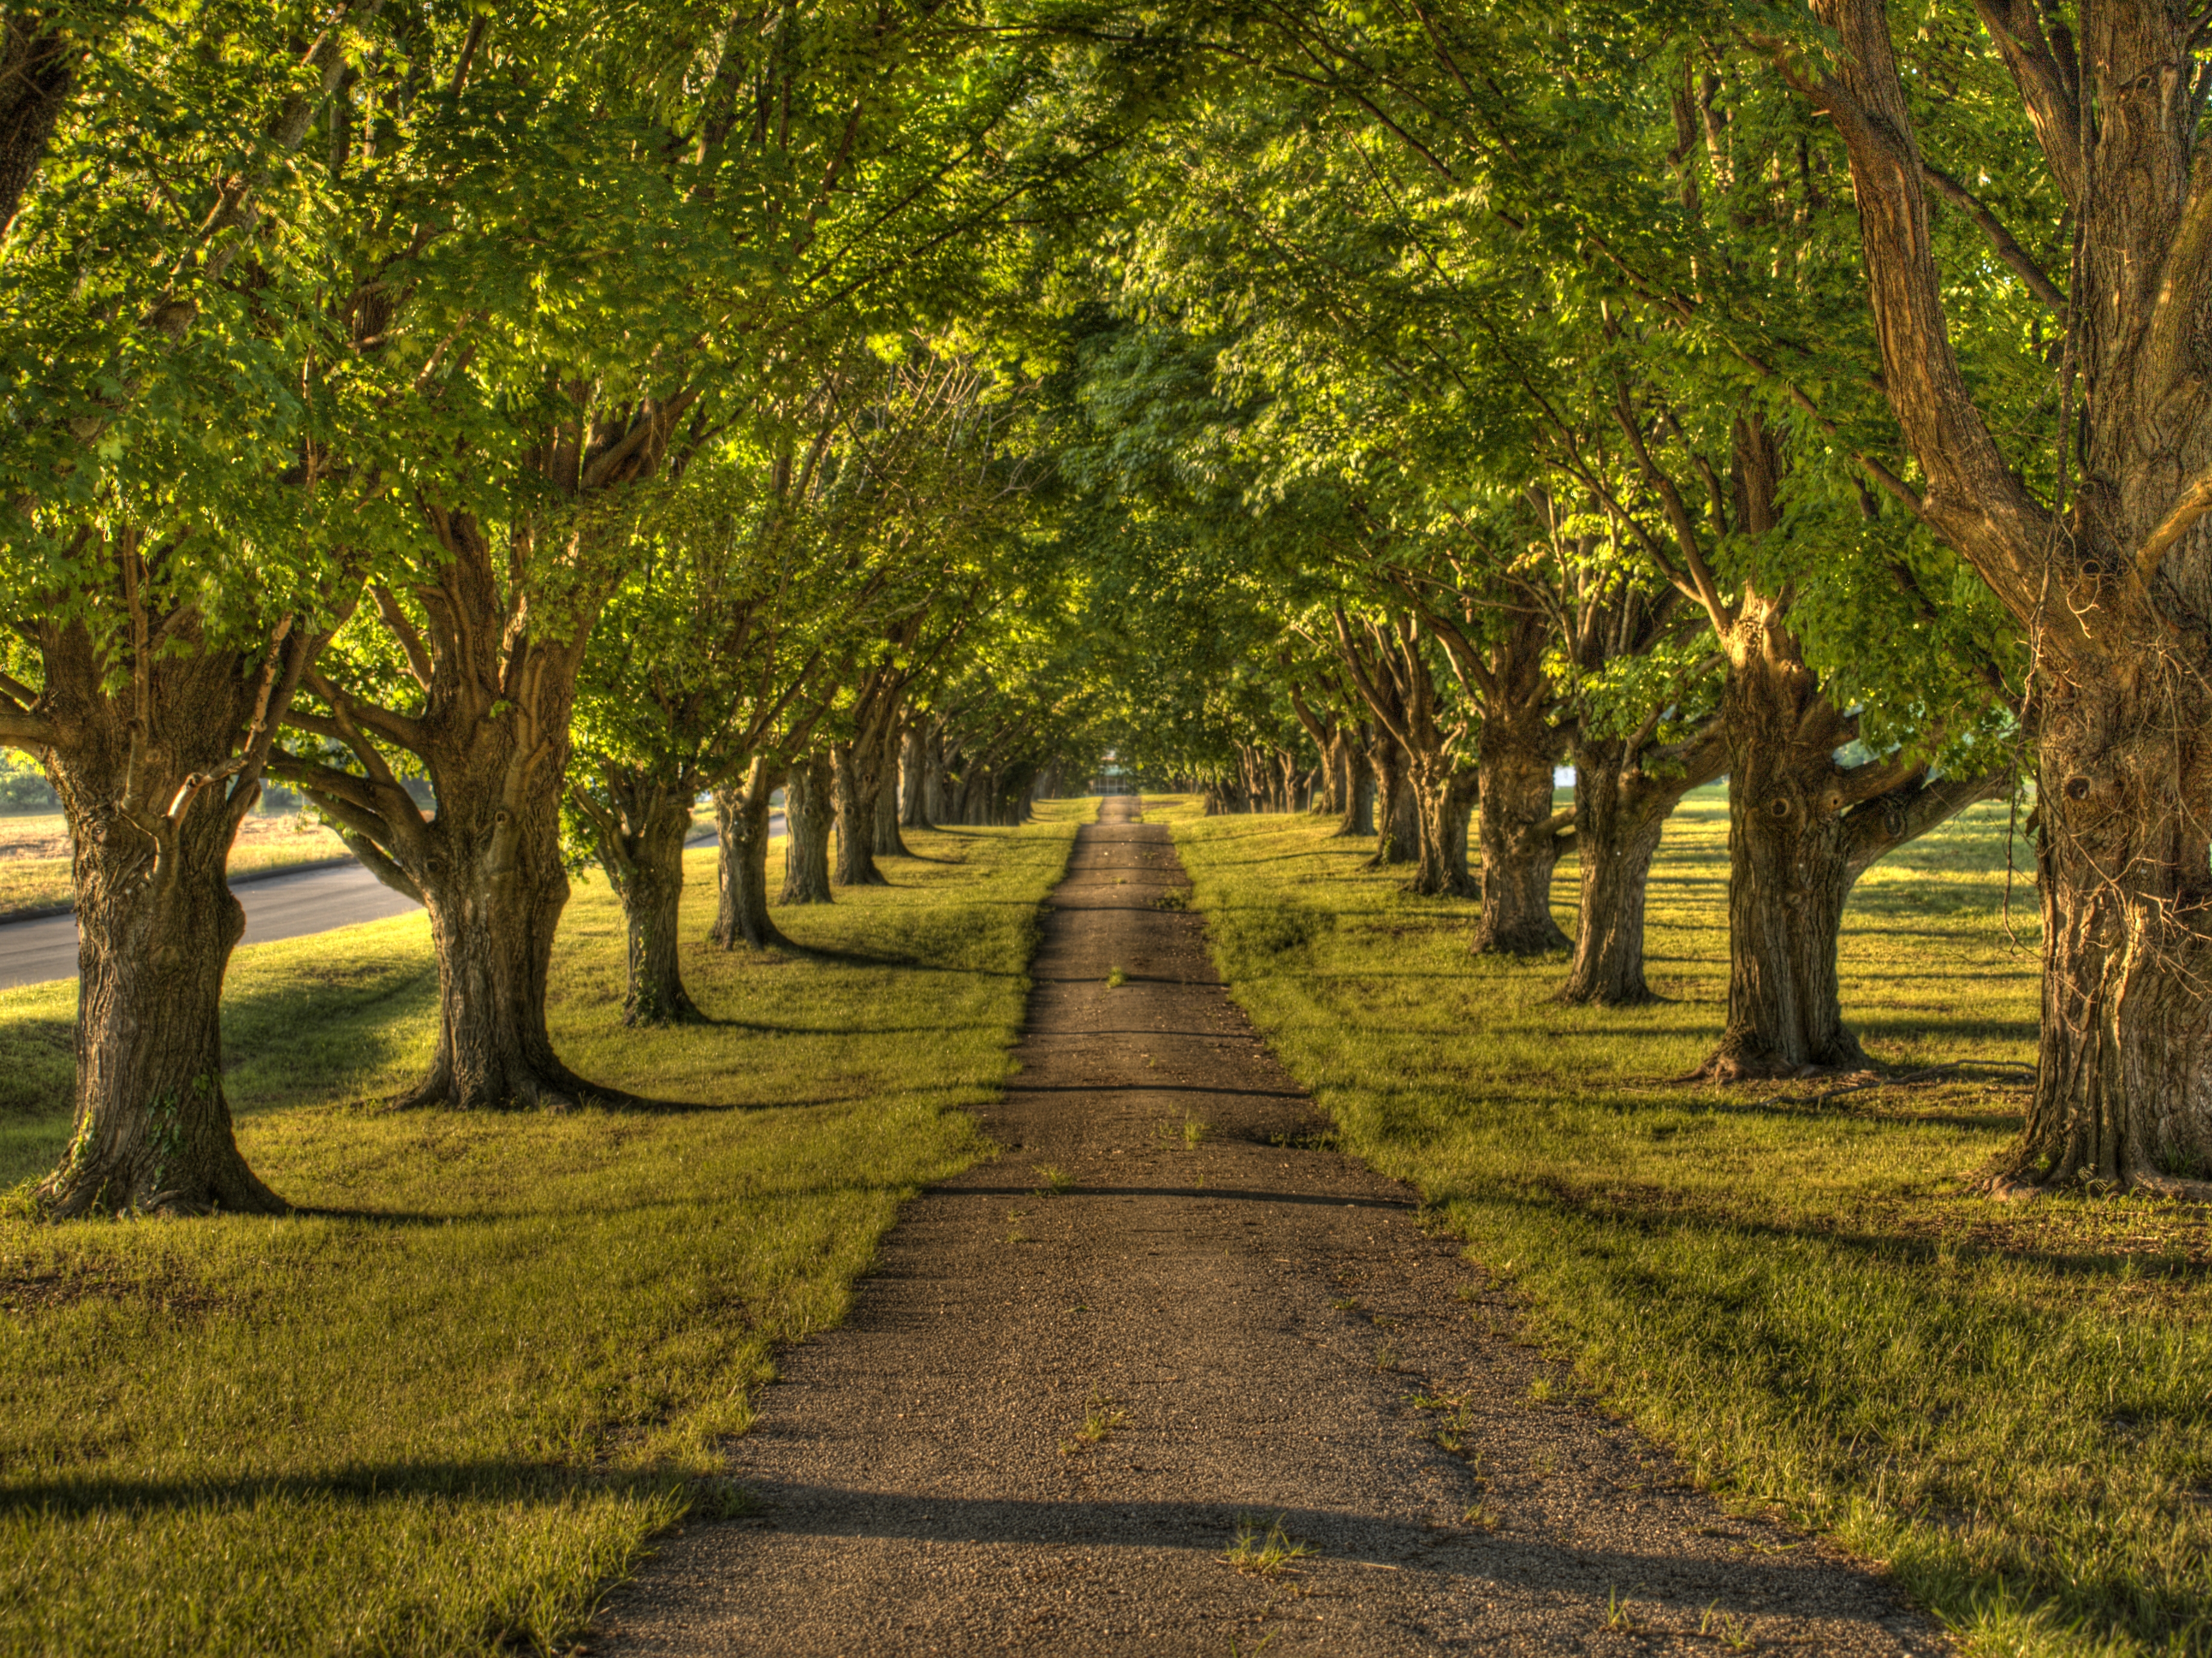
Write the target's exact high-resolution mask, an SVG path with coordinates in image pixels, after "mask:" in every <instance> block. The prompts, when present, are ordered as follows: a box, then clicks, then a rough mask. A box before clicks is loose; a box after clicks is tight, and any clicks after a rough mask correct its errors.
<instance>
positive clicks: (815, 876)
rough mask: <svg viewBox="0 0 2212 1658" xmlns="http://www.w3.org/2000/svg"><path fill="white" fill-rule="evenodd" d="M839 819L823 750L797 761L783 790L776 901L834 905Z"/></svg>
mask: <svg viewBox="0 0 2212 1658" xmlns="http://www.w3.org/2000/svg"><path fill="white" fill-rule="evenodd" d="M835 818H836V792H835V786H834V782H833V779H832V773H831V767H830V763H829V759H828V757H827V756H824V755H823V753H822V752H821V751H820V750H815V751H814V752H812V753H811V754H808V755H806V756H805V757H803V758H802V759H800V760H799V761H797V762H794V763H793V766H792V768H791V774H790V777H789V779H788V780H787V782H786V783H785V784H784V790H783V823H784V830H785V835H786V839H785V841H784V849H783V890H782V892H781V893H780V894H779V895H778V896H777V900H776V902H779V903H785V904H826V903H828V902H829V828H830V824H831V823H832V822H833V821H834V820H835Z"/></svg>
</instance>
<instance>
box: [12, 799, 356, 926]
mask: <svg viewBox="0 0 2212 1658" xmlns="http://www.w3.org/2000/svg"><path fill="white" fill-rule="evenodd" d="M345 855H346V849H345V845H344V843H343V841H340V840H339V839H338V837H337V835H336V834H335V833H333V832H332V831H331V829H327V828H325V826H324V825H322V824H320V823H313V822H310V821H309V820H308V819H307V818H305V817H297V816H285V817H262V816H260V815H258V814H254V815H250V816H249V817H247V818H246V821H245V823H241V824H240V826H239V830H238V843H237V845H235V846H234V847H232V848H231V853H230V872H231V873H232V874H233V875H244V874H247V873H249V872H260V871H263V870H271V869H284V868H289V866H290V865H294V864H311V863H313V862H315V861H316V860H317V859H324V858H343V857H344V856H345ZM69 902H70V837H69V825H68V824H67V823H64V821H63V818H62V815H61V814H60V813H59V812H58V811H57V812H39V813H25V814H23V815H21V816H19V817H0V915H15V914H25V913H28V912H34V911H40V910H55V909H65V908H68V907H69Z"/></svg>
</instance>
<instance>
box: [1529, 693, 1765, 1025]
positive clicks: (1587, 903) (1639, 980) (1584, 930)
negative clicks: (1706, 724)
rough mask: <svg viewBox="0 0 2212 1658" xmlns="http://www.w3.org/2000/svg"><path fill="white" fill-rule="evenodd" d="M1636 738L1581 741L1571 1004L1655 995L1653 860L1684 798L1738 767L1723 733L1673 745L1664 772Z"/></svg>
mask: <svg viewBox="0 0 2212 1658" xmlns="http://www.w3.org/2000/svg"><path fill="white" fill-rule="evenodd" d="M1633 746H1634V744H1633V741H1632V739H1630V738H1594V739H1590V740H1586V741H1583V742H1579V743H1577V744H1576V745H1575V751H1574V752H1575V858H1576V861H1577V864H1579V865H1580V866H1581V876H1582V907H1581V922H1580V926H1578V927H1577V931H1576V934H1575V953H1574V959H1573V960H1572V961H1571V963H1569V964H1568V968H1567V981H1566V983H1565V984H1564V985H1563V986H1561V987H1560V988H1559V999H1560V1000H1561V1001H1565V1002H1590V1003H1596V1004H1597V1005H1601V1006H1605V1007H1633V1006H1636V1005H1638V1004H1639V1003H1643V1002H1648V1001H1651V1000H1654V999H1655V998H1654V997H1653V995H1652V993H1651V988H1650V986H1649V985H1648V984H1646V983H1645V982H1644V894H1645V890H1646V888H1647V886H1648V884H1649V883H1650V875H1651V859H1652V858H1653V856H1654V854H1656V853H1657V852H1658V850H1659V841H1660V837H1661V835H1662V833H1663V832H1664V831H1665V829H1666V826H1667V819H1668V817H1671V816H1672V815H1673V813H1674V808H1675V807H1676V806H1678V805H1680V804H1681V801H1682V797H1683V796H1684V795H1686V794H1687V793H1689V792H1690V791H1691V790H1692V789H1693V788H1696V787H1698V786H1699V785H1700V784H1704V783H1709V782H1711V780H1713V779H1714V778H1715V777H1717V776H1718V775H1719V774H1720V772H1721V768H1723V766H1725V765H1726V764H1727V763H1728V760H1727V756H1728V747H1727V744H1725V743H1724V742H1723V741H1721V740H1720V738H1719V733H1718V732H1717V731H1714V732H1709V733H1706V734H1704V735H1701V736H1700V737H1699V738H1692V740H1690V741H1689V742H1686V743H1684V744H1680V745H1676V746H1674V747H1673V748H1670V749H1669V750H1666V751H1664V753H1663V756H1662V757H1663V759H1664V761H1665V763H1664V764H1663V765H1662V766H1661V767H1660V768H1658V770H1657V771H1656V773H1655V772H1654V770H1653V768H1651V767H1650V765H1648V764H1646V763H1645V762H1644V756H1639V755H1637V754H1635V753H1632V748H1633Z"/></svg>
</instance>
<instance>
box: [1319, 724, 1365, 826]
mask: <svg viewBox="0 0 2212 1658" xmlns="http://www.w3.org/2000/svg"><path fill="white" fill-rule="evenodd" d="M1329 771H1330V775H1331V776H1332V777H1333V778H1334V790H1335V795H1336V802H1335V811H1336V813H1337V824H1336V828H1335V829H1333V830H1331V831H1330V837H1331V838H1332V839H1334V838H1337V837H1339V836H1342V835H1372V834H1374V833H1375V778H1374V774H1373V773H1372V772H1371V771H1370V770H1369V768H1368V765H1367V750H1366V745H1365V744H1364V743H1363V742H1361V740H1360V738H1359V734H1358V732H1356V731H1355V730H1353V729H1352V727H1351V726H1349V725H1346V726H1339V727H1338V729H1337V733H1336V742H1335V744H1334V746H1333V747H1332V749H1331V750H1330V752H1329Z"/></svg>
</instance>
